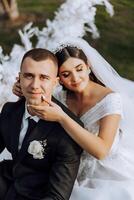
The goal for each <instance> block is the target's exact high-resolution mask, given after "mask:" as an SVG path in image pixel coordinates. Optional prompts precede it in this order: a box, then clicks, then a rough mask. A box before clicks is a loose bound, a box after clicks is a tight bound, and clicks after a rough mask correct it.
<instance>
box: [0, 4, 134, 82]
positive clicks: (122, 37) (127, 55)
mask: <svg viewBox="0 0 134 200" xmlns="http://www.w3.org/2000/svg"><path fill="white" fill-rule="evenodd" d="M63 2H64V1H63V0H49V1H48V0H38V1H35V0H28V1H27V0H18V7H19V11H20V19H19V20H17V21H16V22H10V21H8V20H5V19H0V45H1V46H2V47H3V49H4V53H10V51H11V49H12V46H13V44H14V43H18V44H21V42H20V38H19V35H18V33H17V30H18V29H20V28H23V27H24V25H25V24H26V23H28V22H29V21H33V22H34V26H38V27H39V28H42V27H44V26H45V20H46V19H47V18H49V19H51V20H52V19H53V18H54V12H55V11H57V9H58V7H59V6H60V4H61V3H63ZM111 3H112V4H113V6H114V10H115V15H114V16H113V17H112V18H110V16H109V15H108V14H107V13H106V11H105V8H104V6H98V9H97V16H96V25H97V27H98V29H99V31H100V36H101V37H100V38H99V39H97V40H93V39H92V38H91V34H90V33H88V34H87V35H86V36H85V39H87V40H88V41H89V42H90V44H91V45H92V46H94V47H95V48H96V49H97V50H98V51H99V52H100V53H101V54H102V55H103V56H104V57H105V58H106V59H107V60H108V62H110V63H111V64H112V66H114V68H115V69H116V70H117V71H118V72H119V73H120V74H121V75H122V76H124V77H126V78H129V79H131V80H134V64H133V57H134V56H133V52H134V1H133V0H118V1H117V0H111ZM87 14H88V13H87ZM35 40H36V39H35V38H34V42H35Z"/></svg>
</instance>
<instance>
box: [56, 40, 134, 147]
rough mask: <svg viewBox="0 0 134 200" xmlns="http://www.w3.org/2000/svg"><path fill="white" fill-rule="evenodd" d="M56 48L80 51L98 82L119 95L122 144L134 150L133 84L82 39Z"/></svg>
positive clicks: (67, 42)
mask: <svg viewBox="0 0 134 200" xmlns="http://www.w3.org/2000/svg"><path fill="white" fill-rule="evenodd" d="M58 46H59V47H58V48H57V49H56V51H58V50H60V49H62V48H63V47H65V46H74V47H78V48H79V49H82V50H83V52H84V53H85V55H86V56H87V58H88V60H89V63H90V64H91V70H92V71H93V73H94V75H95V76H96V77H97V78H98V80H100V81H101V82H102V83H103V84H104V85H105V86H107V87H109V88H111V89H112V90H113V91H115V92H119V93H120V95H121V96H122V101H123V112H124V118H123V119H122V121H121V127H120V128H121V130H122V132H123V134H122V135H123V136H122V143H123V145H124V146H126V145H127V147H128V146H129V147H130V148H131V149H134V82H133V81H130V80H127V79H125V78H122V77H121V76H120V75H119V74H118V73H117V72H116V71H115V70H114V69H113V67H112V66H111V65H110V64H109V63H108V62H107V61H106V60H105V59H104V58H103V57H102V56H101V55H100V54H99V53H98V52H97V51H96V50H95V49H94V48H92V47H91V46H90V45H89V44H88V43H87V42H86V41H85V40H84V39H81V38H78V39H76V38H68V39H64V40H62V41H61V42H60V44H59V45H58ZM133 151H134V150H133Z"/></svg>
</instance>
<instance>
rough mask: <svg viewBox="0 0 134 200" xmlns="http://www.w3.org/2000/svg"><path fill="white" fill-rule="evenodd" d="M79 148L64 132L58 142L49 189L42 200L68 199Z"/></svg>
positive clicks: (79, 153)
mask: <svg viewBox="0 0 134 200" xmlns="http://www.w3.org/2000/svg"><path fill="white" fill-rule="evenodd" d="M81 152H82V150H81V148H80V147H79V146H78V145H77V144H76V143H75V142H74V141H73V140H72V139H71V138H70V137H69V136H67V135H66V133H64V136H63V137H62V139H61V140H60V142H59V143H58V147H57V152H56V155H57V156H56V158H55V162H54V164H53V166H52V169H51V173H50V179H49V186H48V188H49V190H48V192H47V194H46V196H45V197H44V198H43V199H42V200H68V199H69V197H70V195H71V192H72V188H73V185H74V182H75V179H76V176H77V173H78V168H79V163H80V155H81Z"/></svg>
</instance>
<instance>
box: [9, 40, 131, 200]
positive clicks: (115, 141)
mask: <svg viewBox="0 0 134 200" xmlns="http://www.w3.org/2000/svg"><path fill="white" fill-rule="evenodd" d="M62 44H63V45H59V47H58V48H57V49H56V52H55V55H56V57H57V59H58V66H59V73H58V75H59V81H60V84H61V85H62V88H63V89H57V90H56V91H55V93H54V96H55V97H56V98H57V99H58V100H59V101H61V102H62V103H63V104H64V105H65V106H67V107H68V108H69V109H70V110H71V111H72V112H74V113H75V114H76V115H77V116H79V117H80V119H81V121H83V123H84V127H85V129H84V128H82V127H80V126H79V125H78V124H77V123H76V122H74V121H73V120H72V119H71V118H70V117H69V116H68V115H67V114H66V113H64V112H63V110H62V109H61V108H60V107H59V106H58V105H56V104H54V103H53V102H47V103H48V105H49V106H44V105H43V103H42V104H41V105H36V106H35V105H31V108H32V109H33V111H34V112H35V114H36V115H37V116H39V117H40V118H42V119H44V120H50V121H58V122H59V123H60V124H61V125H62V126H63V127H64V129H65V130H66V131H67V133H68V134H69V135H70V137H72V138H73V139H74V140H75V141H76V142H77V143H78V144H79V145H80V146H81V147H82V148H83V149H84V150H85V151H84V153H83V155H82V157H81V164H80V168H79V173H78V176H77V180H76V183H75V185H74V188H73V191H72V195H71V197H70V200H113V199H114V200H134V193H133V188H134V158H133V152H134V150H133V145H134V134H133V131H134V123H133V121H134V105H133V104H134V95H133V94H134V93H133V92H134V83H133V82H132V81H129V80H126V79H124V78H122V77H120V76H119V75H118V74H117V72H116V71H115V70H114V69H113V68H112V67H111V66H110V65H109V63H107V62H106V61H105V59H104V58H103V57H102V56H101V55H100V54H99V53H98V52H97V51H96V50H95V49H93V48H92V47H91V46H90V45H89V44H88V43H87V42H86V41H85V40H83V39H69V40H64V41H63V42H62ZM13 92H14V93H15V94H16V95H18V96H21V95H22V94H21V88H20V85H19V82H17V83H15V85H14V88H13ZM44 95H45V94H44ZM44 101H45V102H46V101H47V100H46V99H45V96H44Z"/></svg>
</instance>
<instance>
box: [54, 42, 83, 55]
mask: <svg viewBox="0 0 134 200" xmlns="http://www.w3.org/2000/svg"><path fill="white" fill-rule="evenodd" d="M66 47H74V48H77V49H81V48H80V47H79V46H78V45H75V44H72V43H62V44H60V45H59V46H58V47H57V48H55V49H52V52H53V53H54V54H56V53H57V52H61V51H62V50H63V49H64V48H66Z"/></svg>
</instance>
